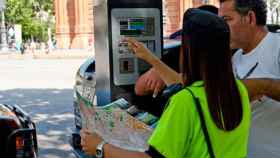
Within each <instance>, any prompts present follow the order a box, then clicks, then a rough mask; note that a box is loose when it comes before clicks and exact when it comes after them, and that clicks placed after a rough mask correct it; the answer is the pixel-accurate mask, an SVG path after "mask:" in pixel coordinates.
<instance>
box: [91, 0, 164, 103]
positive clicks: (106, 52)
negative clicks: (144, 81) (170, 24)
mask: <svg viewBox="0 0 280 158" xmlns="http://www.w3.org/2000/svg"><path fill="white" fill-rule="evenodd" d="M94 15H95V17H94V32H95V59H96V74H95V75H96V76H95V77H96V96H97V105H98V106H102V105H106V104H108V103H110V102H112V101H114V100H116V99H119V98H125V99H126V100H128V101H129V100H130V98H131V96H132V94H133V93H134V84H135V82H136V80H137V78H138V77H139V75H140V74H141V73H143V72H145V71H146V70H147V69H148V68H149V65H148V64H147V63H145V62H144V61H142V60H140V59H137V58H136V57H135V56H134V55H133V53H132V52H131V50H129V49H128V47H127V43H124V42H122V39H123V38H124V37H133V38H135V39H136V40H138V41H141V42H143V43H144V44H145V46H146V47H147V48H148V49H149V50H150V51H151V52H152V53H154V54H155V55H156V56H158V57H161V54H162V39H163V38H162V37H163V34H162V32H163V31H162V1H161V0H152V1H151V0H98V1H96V4H95V12H94Z"/></svg>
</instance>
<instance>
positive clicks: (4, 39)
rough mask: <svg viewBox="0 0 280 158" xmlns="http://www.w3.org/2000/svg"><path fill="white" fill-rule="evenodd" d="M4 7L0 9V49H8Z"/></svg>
mask: <svg viewBox="0 0 280 158" xmlns="http://www.w3.org/2000/svg"><path fill="white" fill-rule="evenodd" d="M4 13H5V12H4V9H2V11H1V17H2V18H1V26H0V34H1V43H0V49H1V51H3V50H7V49H8V44H7V31H6V26H5V14H4Z"/></svg>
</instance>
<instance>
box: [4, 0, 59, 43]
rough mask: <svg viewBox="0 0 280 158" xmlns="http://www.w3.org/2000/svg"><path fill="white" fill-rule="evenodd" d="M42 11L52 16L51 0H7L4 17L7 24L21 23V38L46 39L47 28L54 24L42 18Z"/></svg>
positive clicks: (49, 16)
mask: <svg viewBox="0 0 280 158" xmlns="http://www.w3.org/2000/svg"><path fill="white" fill-rule="evenodd" d="M42 13H44V15H45V16H46V15H47V16H48V17H47V19H50V18H51V17H53V16H54V15H53V14H54V13H53V1H52V0H7V1H6V10H5V17H6V22H7V25H8V26H9V25H14V24H21V25H22V33H23V40H24V41H26V40H28V39H31V38H32V37H34V39H36V40H39V41H44V42H46V41H47V38H48V37H47V29H48V27H50V26H52V25H54V23H53V22H51V21H50V20H44V18H45V17H42V16H41V15H42Z"/></svg>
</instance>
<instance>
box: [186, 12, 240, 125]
mask: <svg viewBox="0 0 280 158" xmlns="http://www.w3.org/2000/svg"><path fill="white" fill-rule="evenodd" d="M182 34H183V37H182V50H183V59H182V61H183V66H182V73H183V76H184V82H185V85H186V86H190V85H191V84H192V83H193V82H195V81H199V80H203V81H204V87H205V90H206V95H207V101H208V107H209V110H210V113H211V116H212V118H213V120H214V122H215V124H216V125H217V127H218V128H220V129H223V130H233V129H234V128H236V127H237V126H238V125H239V124H240V122H241V120H242V103H241V99H240V94H239V90H238V88H237V84H236V80H235V78H234V75H233V71H232V64H231V56H232V54H231V50H230V44H229V42H230V41H229V39H230V31H229V27H228V25H227V24H226V23H225V22H224V20H223V19H221V18H220V17H218V16H217V15H214V14H211V13H208V12H205V11H201V10H198V9H189V10H188V11H187V12H186V13H185V15H184V22H183V32H182Z"/></svg>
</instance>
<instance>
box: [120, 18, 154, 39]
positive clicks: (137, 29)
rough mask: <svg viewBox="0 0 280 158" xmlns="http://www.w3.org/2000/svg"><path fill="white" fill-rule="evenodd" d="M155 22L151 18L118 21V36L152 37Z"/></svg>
mask: <svg viewBox="0 0 280 158" xmlns="http://www.w3.org/2000/svg"><path fill="white" fill-rule="evenodd" d="M154 34H155V22H154V18H153V17H146V18H141V17H139V18H125V19H120V35H125V36H140V35H143V36H154Z"/></svg>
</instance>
